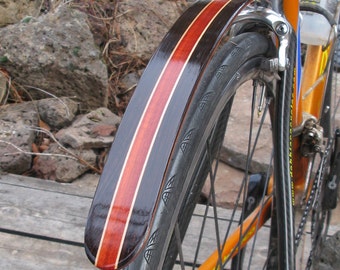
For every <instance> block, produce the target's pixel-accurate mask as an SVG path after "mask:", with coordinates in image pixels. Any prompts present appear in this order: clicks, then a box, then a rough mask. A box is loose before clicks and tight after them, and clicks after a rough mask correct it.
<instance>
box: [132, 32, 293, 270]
mask: <svg viewBox="0 0 340 270" xmlns="http://www.w3.org/2000/svg"><path fill="white" fill-rule="evenodd" d="M275 53H276V52H275V48H274V47H273V46H272V43H271V41H270V40H269V38H267V37H265V36H264V35H262V34H258V33H244V34H241V35H239V36H237V37H235V38H232V39H231V40H229V41H228V42H227V43H226V44H225V45H223V47H222V48H221V49H220V50H219V51H218V53H216V55H215V56H214V57H213V58H212V60H211V61H210V62H209V64H208V65H207V67H206V69H205V70H204V74H203V77H202V79H201V83H200V85H199V87H198V88H197V91H196V92H195V94H194V95H193V96H192V98H191V102H190V104H189V105H188V107H187V110H186V114H185V116H184V117H183V122H182V125H181V128H180V130H179V133H178V139H177V140H176V142H175V144H174V146H173V151H172V155H171V162H170V164H169V165H168V169H167V173H166V179H167V181H166V184H165V185H164V188H163V191H162V195H161V196H160V199H159V206H158V209H157V211H156V212H155V218H154V223H153V226H152V228H151V231H150V237H149V239H148V241H147V245H146V247H145V248H144V250H143V251H142V252H141V253H140V254H139V255H138V257H137V258H136V259H135V260H134V261H133V262H132V264H130V265H129V266H128V267H127V268H126V269H130V270H131V269H152V270H154V269H172V268H173V265H174V264H175V261H176V257H177V254H178V243H177V238H178V237H176V232H177V233H178V232H179V234H180V238H181V241H182V240H183V238H184V235H185V232H186V230H187V227H188V224H189V222H190V219H191V216H192V214H193V211H194V207H195V205H196V202H197V200H198V198H199V197H200V194H201V190H202V187H203V185H204V183H205V179H206V176H207V175H208V174H209V173H211V171H210V168H209V166H208V165H209V164H210V163H211V162H210V161H209V160H208V158H207V156H208V155H210V154H211V155H213V156H215V155H216V154H217V153H219V151H220V148H221V144H222V141H223V138H224V135H225V134H224V132H225V127H226V126H227V122H228V118H229V114H230V110H231V109H232V104H233V99H234V96H235V93H237V92H238V89H239V87H240V86H241V85H242V84H243V83H244V82H245V81H246V80H249V79H257V80H260V81H261V82H263V83H265V84H267V87H268V89H269V90H268V91H267V92H266V93H267V98H268V99H271V100H273V102H272V103H271V105H270V110H269V111H270V113H271V119H276V120H275V121H274V122H273V123H272V132H273V142H274V145H275V150H274V153H275V157H274V166H275V178H277V179H286V182H284V181H276V182H280V184H278V185H276V193H275V194H277V193H279V195H280V196H277V195H275V196H274V197H275V202H277V203H276V211H277V214H276V215H274V216H275V220H273V221H272V224H271V226H272V227H273V228H274V229H272V232H271V240H270V242H269V244H268V245H270V248H271V249H272V248H273V246H275V252H273V251H270V254H271V255H268V257H270V256H271V258H270V259H266V260H265V262H264V263H265V264H267V265H272V267H273V268H275V267H277V266H278V265H280V266H285V269H293V268H294V246H293V244H292V243H293V237H294V236H293V230H294V229H292V226H291V222H292V202H291V196H292V195H291V193H290V192H291V187H290V180H289V179H290V168H289V162H290V158H289V149H290V110H291V108H290V102H291V96H290V95H291V89H292V86H291V85H292V82H293V81H292V80H293V79H292V78H293V76H292V73H291V74H288V79H287V80H286V84H282V85H281V86H280V87H279V88H278V89H279V90H278V89H276V88H275V87H276V84H277V81H278V80H277V76H273V73H272V72H268V71H267V70H266V67H265V66H266V65H264V63H266V62H267V61H268V59H270V58H271V57H273V55H275ZM281 75H282V74H281ZM274 92H275V93H274ZM277 119H281V121H277ZM208 140H210V141H209V142H208ZM207 144H211V149H212V151H211V152H210V153H208V152H207V151H206V146H207ZM249 166H250V164H248V165H247V168H245V169H246V173H245V174H246V175H247V176H249V175H248V170H250V168H249ZM209 171H210V172H209ZM268 179H269V177H267V180H268ZM287 182H288V184H287ZM282 189H285V190H282ZM280 197H281V198H280ZM282 197H283V198H282ZM287 197H288V200H286V199H287ZM282 200H284V203H283V201H282ZM283 211H286V212H287V213H283ZM282 219H284V221H282ZM287 224H288V225H287ZM176 228H177V229H176ZM287 228H289V229H287ZM177 235H178V234H177ZM277 237H278V240H277V239H276V238H277ZM268 248H269V247H268ZM268 254H269V253H268ZM289 256H292V257H293V258H288V259H286V257H289ZM266 257H267V256H266ZM272 262H273V263H272ZM186 263H187V262H182V265H184V264H186ZM189 264H191V266H192V267H195V265H196V264H199V263H197V262H190V263H189ZM237 264H238V263H237ZM234 268H235V267H234ZM236 268H237V269H242V267H241V266H240V267H239V266H237V267H236Z"/></svg>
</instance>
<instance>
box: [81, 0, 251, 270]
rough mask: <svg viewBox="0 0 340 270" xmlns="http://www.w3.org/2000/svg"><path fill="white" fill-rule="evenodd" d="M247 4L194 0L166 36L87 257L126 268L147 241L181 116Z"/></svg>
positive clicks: (120, 148) (93, 214)
mask: <svg viewBox="0 0 340 270" xmlns="http://www.w3.org/2000/svg"><path fill="white" fill-rule="evenodd" d="M249 2H250V1H246V0H213V1H202V2H197V3H196V4H194V5H193V6H192V7H190V8H189V9H188V10H187V11H186V12H185V13H184V14H183V15H182V16H181V17H180V18H179V20H178V21H177V22H176V23H175V25H174V26H173V27H172V29H171V30H170V31H169V32H168V34H167V35H166V36H165V38H164V39H163V41H162V42H161V44H160V46H159V48H158V49H157V51H156V52H155V54H154V56H153V57H152V59H151V60H150V62H149V64H148V66H147V68H146V70H145V72H144V74H143V76H142V78H141V80H140V82H139V84H138V86H137V89H136V91H135V93H134V95H133V98H132V99H131V101H130V104H129V106H128V108H127V110H126V112H125V114H124V119H123V121H122V124H121V126H120V127H119V130H118V133H117V135H116V138H115V141H114V143H113V145H112V148H111V151H110V154H109V157H108V160H107V163H106V166H105V168H104V171H103V174H102V176H101V178H100V181H99V184H98V187H97V191H96V193H95V196H94V199H93V202H92V206H91V209H90V212H89V217H88V222H87V226H86V230H85V249H86V253H87V256H88V257H89V259H90V260H91V261H92V262H93V263H94V264H95V265H96V266H97V267H99V268H101V269H117V268H119V267H123V266H126V265H127V264H128V262H129V261H130V260H131V259H132V258H133V257H134V256H136V255H137V254H138V252H139V251H140V250H141V249H142V248H143V246H144V244H145V241H146V240H147V239H148V234H149V230H150V227H151V224H152V220H153V213H154V211H155V209H156V208H157V202H158V199H159V197H160V196H161V194H160V192H161V190H162V187H163V186H164V174H165V172H166V168H167V164H168V161H169V158H170V156H171V151H172V146H173V143H174V141H175V140H176V136H177V132H178V128H179V126H180V123H181V119H182V116H183V115H184V114H185V110H186V107H187V105H188V104H189V103H190V97H191V96H192V94H193V93H194V91H195V86H196V85H197V83H198V81H199V79H200V74H201V73H202V70H204V67H205V64H206V63H207V61H208V60H209V58H210V57H211V55H212V52H213V51H214V49H215V48H216V46H217V45H218V43H219V41H220V39H221V37H222V35H223V33H224V32H225V31H226V30H228V29H229V27H230V25H231V22H232V20H233V19H234V18H235V16H236V15H237V14H238V13H239V12H240V11H241V10H242V8H243V7H244V6H245V5H247V4H249Z"/></svg>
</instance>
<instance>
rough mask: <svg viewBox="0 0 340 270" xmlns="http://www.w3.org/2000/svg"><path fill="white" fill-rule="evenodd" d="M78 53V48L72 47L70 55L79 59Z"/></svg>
mask: <svg viewBox="0 0 340 270" xmlns="http://www.w3.org/2000/svg"><path fill="white" fill-rule="evenodd" d="M79 52H80V47H78V46H77V47H74V48H73V51H72V54H73V55H74V56H77V57H79Z"/></svg>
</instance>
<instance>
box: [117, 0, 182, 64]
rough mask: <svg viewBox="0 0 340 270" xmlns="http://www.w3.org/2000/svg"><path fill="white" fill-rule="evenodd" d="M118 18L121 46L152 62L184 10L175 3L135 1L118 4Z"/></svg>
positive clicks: (162, 0)
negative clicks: (152, 58) (155, 53)
mask: <svg viewBox="0 0 340 270" xmlns="http://www.w3.org/2000/svg"><path fill="white" fill-rule="evenodd" d="M118 12H119V14H120V16H117V23H118V24H119V33H120V36H121V39H122V40H121V42H122V43H124V45H125V48H126V50H127V52H128V53H130V54H133V55H136V56H138V57H141V58H144V59H149V58H150V57H151V54H152V53H153V52H154V51H155V49H156V48H157V46H158V44H159V43H160V41H161V40H162V39H163V37H164V36H165V34H166V33H167V31H168V30H169V28H170V27H171V26H172V24H173V23H174V22H175V21H176V19H177V18H178V17H179V16H180V14H181V12H182V9H181V8H179V6H178V4H176V2H175V1H168V0H158V1H135V0H125V1H121V2H120V3H119V10H118Z"/></svg>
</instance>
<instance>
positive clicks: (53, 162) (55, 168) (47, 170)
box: [33, 143, 97, 183]
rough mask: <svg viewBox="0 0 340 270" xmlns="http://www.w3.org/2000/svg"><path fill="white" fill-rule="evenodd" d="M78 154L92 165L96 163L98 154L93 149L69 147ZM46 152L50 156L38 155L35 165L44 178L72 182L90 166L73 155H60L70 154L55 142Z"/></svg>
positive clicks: (39, 175)
mask: <svg viewBox="0 0 340 270" xmlns="http://www.w3.org/2000/svg"><path fill="white" fill-rule="evenodd" d="M68 150H69V151H71V152H72V153H74V154H75V155H76V156H78V157H79V158H81V159H82V160H85V161H86V162H88V163H89V164H90V165H91V166H95V165H96V158H97V156H96V154H95V153H94V151H93V150H91V149H81V150H79V149H77V150H75V149H68ZM44 154H50V155H48V156H38V158H37V159H36V160H35V162H34V165H33V171H34V172H35V173H36V176H37V177H39V178H42V179H49V180H55V181H58V182H64V183H70V182H72V181H74V180H75V179H77V178H78V177H80V176H81V175H82V174H84V173H85V172H87V171H88V170H89V169H90V168H89V167H88V166H86V165H83V164H81V163H80V162H79V160H77V159H75V158H73V157H71V156H70V157H63V156H58V155H59V154H62V155H68V154H67V153H65V151H63V150H61V149H60V147H59V146H58V145H57V144H56V143H54V144H51V145H50V147H49V149H48V150H46V151H45V152H44Z"/></svg>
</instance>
